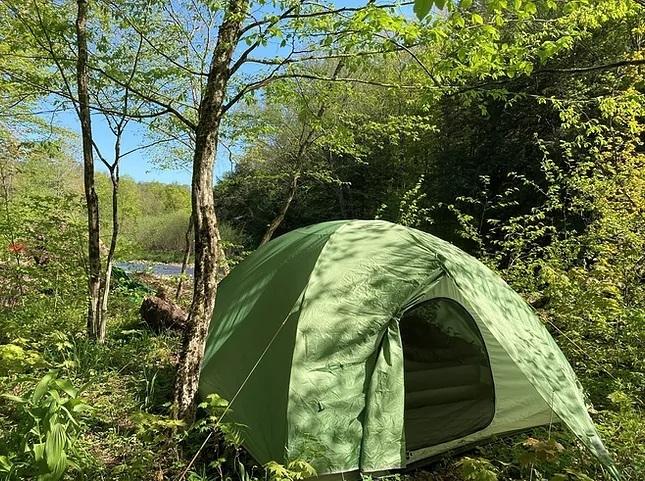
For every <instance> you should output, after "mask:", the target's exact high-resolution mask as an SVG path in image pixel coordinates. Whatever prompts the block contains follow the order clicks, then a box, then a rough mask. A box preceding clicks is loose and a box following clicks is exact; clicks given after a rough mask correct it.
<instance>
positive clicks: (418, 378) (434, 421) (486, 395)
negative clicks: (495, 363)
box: [400, 298, 495, 451]
mask: <svg viewBox="0 0 645 481" xmlns="http://www.w3.org/2000/svg"><path fill="white" fill-rule="evenodd" d="M400 331H401V338H402V342H403V356H404V373H405V376H404V382H405V414H404V415H405V423H404V424H405V439H406V450H407V451H414V450H417V449H422V448H426V447H429V446H434V445H437V444H441V443H444V442H447V441H451V440H453V439H457V438H460V437H463V436H466V435H468V434H471V433H474V432H476V431H479V430H481V429H483V428H485V427H486V426H488V425H489V424H490V423H491V421H492V420H493V416H494V413H495V390H494V386H493V378H492V373H491V369H490V361H489V359H488V354H487V352H486V347H485V345H484V341H483V339H482V337H481V334H480V332H479V329H478V328H477V325H476V324H475V321H474V319H473V318H472V316H471V315H470V314H469V313H468V312H467V311H466V309H465V308H464V307H462V306H461V305H460V304H459V303H457V302H456V301H454V300H452V299H447V298H435V299H430V300H427V301H424V302H421V303H420V304H417V305H415V306H412V307H411V308H410V309H408V310H407V311H406V312H405V313H404V314H403V316H402V317H401V321H400Z"/></svg>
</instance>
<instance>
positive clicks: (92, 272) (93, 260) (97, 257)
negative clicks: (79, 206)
mask: <svg viewBox="0 0 645 481" xmlns="http://www.w3.org/2000/svg"><path fill="white" fill-rule="evenodd" d="M77 6H78V10H77V15H76V42H77V48H78V61H77V63H76V84H77V88H78V114H79V120H80V122H81V136H82V140H83V187H84V190H85V201H86V203H87V232H88V294H89V298H88V307H87V333H88V336H89V337H90V338H97V337H98V334H99V333H98V328H99V324H100V318H101V309H100V290H101V254H100V249H99V200H98V196H97V195H96V189H95V186H94V156H93V153H92V124H91V118H90V97H89V93H88V81H89V74H88V67H87V60H88V53H87V0H77Z"/></svg>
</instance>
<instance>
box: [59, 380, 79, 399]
mask: <svg viewBox="0 0 645 481" xmlns="http://www.w3.org/2000/svg"><path fill="white" fill-rule="evenodd" d="M55 384H56V386H57V387H59V388H60V389H62V390H63V391H64V392H65V393H66V394H67V395H68V396H69V397H73V398H74V397H76V396H78V389H76V388H75V387H74V385H73V384H72V383H71V381H70V380H69V379H56V381H55Z"/></svg>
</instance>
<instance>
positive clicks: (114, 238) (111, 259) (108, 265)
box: [97, 139, 120, 342]
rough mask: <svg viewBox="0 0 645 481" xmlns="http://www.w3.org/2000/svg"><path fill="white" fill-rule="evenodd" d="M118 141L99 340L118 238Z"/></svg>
mask: <svg viewBox="0 0 645 481" xmlns="http://www.w3.org/2000/svg"><path fill="white" fill-rule="evenodd" d="M119 149H120V147H119V142H118V139H117V145H116V148H115V151H116V159H117V161H116V162H115V164H114V168H113V170H112V171H111V172H110V180H111V181H112V235H111V238H110V248H109V250H108V255H107V259H106V266H105V277H104V278H103V285H102V287H101V319H100V322H99V327H98V336H97V337H98V339H99V341H100V342H103V341H104V340H105V333H106V324H107V309H108V299H109V298H110V282H111V279H112V266H113V265H114V253H115V252H116V244H117V239H118V238H119V228H120V224H119V180H120V178H119V164H118V159H119V156H120V153H119Z"/></svg>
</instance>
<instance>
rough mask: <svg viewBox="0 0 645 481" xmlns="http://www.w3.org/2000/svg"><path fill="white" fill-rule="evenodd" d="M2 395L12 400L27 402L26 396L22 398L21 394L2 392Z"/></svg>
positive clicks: (0, 395)
mask: <svg viewBox="0 0 645 481" xmlns="http://www.w3.org/2000/svg"><path fill="white" fill-rule="evenodd" d="M0 397H3V398H5V399H9V400H10V401H13V402H17V403H21V404H22V403H26V402H27V400H26V399H25V398H22V397H20V396H14V395H13V394H0Z"/></svg>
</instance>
